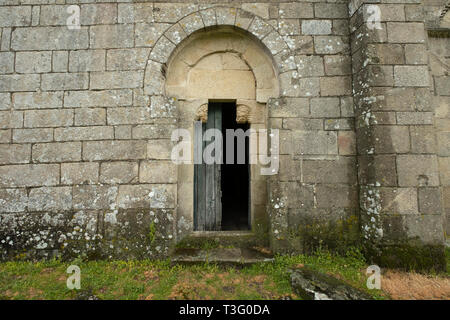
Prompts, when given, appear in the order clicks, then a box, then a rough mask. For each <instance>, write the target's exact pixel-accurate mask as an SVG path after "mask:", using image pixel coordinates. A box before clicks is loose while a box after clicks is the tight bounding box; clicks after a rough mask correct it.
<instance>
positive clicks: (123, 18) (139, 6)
mask: <svg viewBox="0 0 450 320" xmlns="http://www.w3.org/2000/svg"><path fill="white" fill-rule="evenodd" d="M118 6H119V14H118V16H119V20H118V21H119V23H136V22H153V3H119V4H118Z"/></svg>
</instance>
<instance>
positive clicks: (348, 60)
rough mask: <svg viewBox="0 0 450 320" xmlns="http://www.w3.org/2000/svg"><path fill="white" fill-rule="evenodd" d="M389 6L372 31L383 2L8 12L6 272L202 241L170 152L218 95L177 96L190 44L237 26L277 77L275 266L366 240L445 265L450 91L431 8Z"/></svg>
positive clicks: (259, 96) (3, 155)
mask: <svg viewBox="0 0 450 320" xmlns="http://www.w3.org/2000/svg"><path fill="white" fill-rule="evenodd" d="M373 2H378V6H379V7H380V8H381V20H382V21H381V26H382V29H381V30H375V31H373V30H369V29H367V24H366V23H365V21H366V20H367V11H366V9H367V5H368V4H369V3H370V1H367V3H366V2H364V1H352V2H350V3H347V1H346V0H342V1H330V2H327V1H298V2H284V1H280V2H276V1H270V2H264V1H261V2H259V3H246V2H240V1H232V2H226V3H220V4H219V3H216V4H214V3H213V2H212V1H199V2H195V3H194V2H193V3H190V2H183V3H176V2H170V3H163V2H154V3H152V2H147V1H129V0H128V1H121V0H117V1H111V0H109V1H105V2H104V3H102V2H101V1H94V0H92V1H90V0H80V1H77V0H70V1H69V0H66V1H65V0H6V1H3V2H2V6H0V28H1V42H0V143H1V144H0V213H1V214H0V239H1V240H2V243H1V249H2V253H1V254H2V257H3V258H7V257H9V258H11V257H21V256H26V257H27V256H35V255H37V256H49V255H53V254H62V255H66V256H74V255H79V254H86V255H88V256H91V257H111V258H118V257H119V258H120V257H159V256H166V255H167V254H168V253H169V252H170V248H171V247H172V246H173V245H174V243H175V242H176V241H179V240H180V239H181V238H180V235H181V234H182V232H180V230H181V229H185V230H190V228H192V226H190V224H191V221H189V220H186V219H185V218H184V216H183V214H181V213H180V207H179V206H178V204H179V202H178V199H179V198H180V196H181V197H182V196H185V193H184V192H183V190H182V189H181V190H180V188H179V187H180V184H179V182H180V181H181V180H180V179H183V178H180V172H179V170H177V168H176V166H175V165H173V164H172V163H171V162H170V151H171V147H172V143H171V141H170V135H171V132H172V130H173V129H175V128H176V127H177V126H178V125H180V115H181V114H183V112H184V110H185V109H184V107H185V105H186V103H187V102H189V99H194V98H195V95H198V94H201V93H202V91H201V90H191V91H190V92H194V93H193V94H192V95H193V96H190V97H189V99H187V98H182V99H181V101H180V99H179V97H178V99H174V96H173V95H166V93H167V92H166V83H165V80H166V76H167V72H168V71H170V63H169V62H170V59H171V57H173V56H174V55H175V53H176V52H177V50H178V48H180V47H181V46H182V45H183V43H186V41H187V40H186V39H190V38H192V37H193V35H194V34H199V33H201V32H204V30H205V29H208V30H214V28H216V29H217V30H219V29H220V28H222V27H224V26H233V28H235V29H236V30H237V29H238V30H240V31H239V32H241V33H243V34H246V35H247V36H248V37H249V39H252V41H255V43H258V44H259V45H260V47H261V50H263V51H264V52H266V54H268V56H270V57H271V60H272V61H271V63H272V65H271V66H270V67H271V68H273V70H275V71H276V75H275V78H276V80H277V82H278V85H279V92H275V93H274V91H273V90H272V91H267V90H265V89H266V88H265V87H264V85H263V84H262V83H263V82H260V81H258V74H257V73H258V72H263V73H264V68H262V69H258V68H255V67H254V66H252V65H250V67H249V69H248V70H250V71H251V72H253V74H254V75H255V79H256V88H255V89H252V90H256V92H255V94H254V97H255V99H256V100H257V101H258V102H260V103H262V105H263V106H262V107H261V110H262V111H261V114H262V115H263V117H264V121H263V122H264V123H265V125H266V126H267V127H269V128H276V129H279V131H280V171H279V173H278V174H277V175H274V176H270V177H269V179H268V181H267V194H265V199H266V201H264V202H262V203H267V206H266V207H265V206H261V207H260V208H259V210H260V211H261V212H262V214H265V215H266V216H267V219H268V221H269V226H268V230H267V232H268V234H267V235H265V236H266V237H268V238H269V239H270V243H271V246H272V249H273V250H274V251H278V252H285V251H308V250H312V249H315V248H317V247H319V246H327V247H331V248H333V249H342V248H345V247H346V246H349V245H354V244H358V243H360V242H361V239H363V240H365V242H367V243H370V244H371V245H373V244H374V246H372V247H373V248H376V250H375V253H374V252H372V251H371V252H372V254H373V255H374V256H375V257H380V256H384V255H383V253H384V252H385V249H383V248H385V247H386V246H385V245H386V244H387V245H390V246H391V247H392V245H397V246H398V245H399V244H401V245H402V246H407V247H408V248H409V247H410V246H412V247H417V246H418V247H420V248H422V247H423V245H424V244H425V246H431V247H432V249H428V247H426V249H425V253H424V254H425V255H427V254H428V253H429V252H433V253H434V252H438V255H439V254H441V255H442V250H441V249H442V243H443V239H444V236H443V229H442V225H443V224H442V220H443V219H442V217H443V216H442V207H443V206H442V188H441V186H442V185H444V186H446V185H447V183H446V182H445V181H446V180H445V179H447V178H448V177H447V176H448V173H447V172H448V170H446V168H447V169H448V165H447V167H446V162H445V161H446V159H449V158H448V157H447V156H448V155H446V153H448V152H447V150H448V146H447V147H446V146H445V143H444V146H442V142H439V141H440V140H439V139H441V138H439V137H442V136H444V140H445V139H446V138H445V137H446V136H447V135H446V133H445V130H447V129H448V125H447V124H446V122H445V120H439V119H441V118H442V119H445V118H446V117H447V114H448V112H447V111H448V103H447V104H444V106H442V105H443V104H442V103H441V105H440V106H441V107H440V108H439V111H438V112H437V113H436V116H437V117H438V119H437V121H438V123H442V126H443V127H444V129H442V130H441V133H440V134H439V135H438V143H437V144H436V143H433V141H435V140H434V139H435V131H434V130H435V129H434V128H435V126H434V107H435V104H434V103H433V101H434V100H433V99H432V96H433V93H435V94H437V95H440V96H442V97H441V100H440V101H443V100H445V99H446V98H445V96H448V92H447V91H448V90H447V91H445V90H446V89H445V88H447V87H448V77H447V78H446V76H447V75H441V74H440V73H439V72H441V73H442V72H443V71H442V69H439V67H438V68H437V69H438V71H436V72H435V71H433V75H435V77H434V82H432V81H431V80H432V79H431V77H430V76H429V72H428V71H429V66H430V63H429V62H428V54H427V45H428V39H427V33H426V30H425V26H424V19H423V17H422V16H421V15H420V14H419V13H420V12H421V11H422V10H423V6H422V5H421V4H420V2H419V0H404V1H398V0H396V1H389V0H383V1H381V3H379V2H380V1H373ZM391 2H392V3H391ZM394 2H395V3H394ZM403 2H404V3H403ZM72 4H76V5H79V8H80V25H81V26H80V28H79V29H75V30H69V29H68V27H67V19H68V17H69V16H70V15H71V14H70V13H68V12H67V8H68V6H70V5H72ZM436 10H437V9H436ZM432 12H435V11H432ZM244 56H245V55H244ZM260 65H261V66H262V67H264V66H265V67H267V63H266V62H264V63H261V64H260ZM168 67H169V70H168ZM433 83H434V85H435V91H434V92H433V85H432V84H433ZM440 83H443V84H442V85H441V84H440ZM202 98H204V97H202ZM447 100H448V99H447ZM447 100H445V101H447ZM184 120H185V119H184ZM439 121H440V122H439ZM436 127H438V128H439V124H437V126H436ZM441 140H442V139H441ZM444 140H442V141H444ZM445 141H447V140H445ZM436 154H439V156H440V158H439V159H438V157H437V155H436ZM446 177H447V178H446ZM447 180H448V179H447ZM264 183H266V182H264ZM189 186H190V185H187V187H189ZM447 189H448V188H445V187H444V189H443V190H444V195H446V194H447V193H448V190H447ZM445 197H446V198H448V197H447V196H445ZM446 203H447V204H446V207H448V206H450V205H448V201H447V202H446ZM435 248H437V249H435ZM380 250H381V251H380ZM427 250H428V251H427ZM430 250H431V251H430ZM434 250H437V251H434ZM385 262H392V261H391V260H389V259H387V260H385ZM439 263H440V262H438V263H437V264H439ZM394 264H395V263H394Z"/></svg>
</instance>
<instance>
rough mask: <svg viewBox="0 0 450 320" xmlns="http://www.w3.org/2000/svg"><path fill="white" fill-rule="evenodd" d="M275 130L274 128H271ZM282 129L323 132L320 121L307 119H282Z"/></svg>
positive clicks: (321, 121)
mask: <svg viewBox="0 0 450 320" xmlns="http://www.w3.org/2000/svg"><path fill="white" fill-rule="evenodd" d="M271 127H272V128H275V126H273V125H272V126H271ZM282 127H283V128H284V129H292V130H304V131H309V130H323V120H322V119H307V118H286V119H283V123H282Z"/></svg>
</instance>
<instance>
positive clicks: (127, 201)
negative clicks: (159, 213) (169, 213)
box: [117, 184, 177, 208]
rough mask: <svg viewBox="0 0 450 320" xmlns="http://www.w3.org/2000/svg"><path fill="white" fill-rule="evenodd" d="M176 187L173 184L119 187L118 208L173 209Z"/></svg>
mask: <svg viewBox="0 0 450 320" xmlns="http://www.w3.org/2000/svg"><path fill="white" fill-rule="evenodd" d="M176 199H177V196H176V187H175V185H173V184H161V185H155V184H137V185H120V186H119V194H118V197H117V205H118V207H119V208H148V207H150V208H174V207H175V203H176Z"/></svg>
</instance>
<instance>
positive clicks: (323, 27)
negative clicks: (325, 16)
mask: <svg viewBox="0 0 450 320" xmlns="http://www.w3.org/2000/svg"><path fill="white" fill-rule="evenodd" d="M302 34H304V35H325V34H331V20H302Z"/></svg>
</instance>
